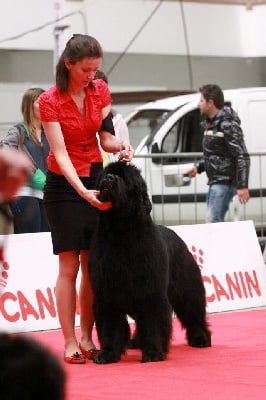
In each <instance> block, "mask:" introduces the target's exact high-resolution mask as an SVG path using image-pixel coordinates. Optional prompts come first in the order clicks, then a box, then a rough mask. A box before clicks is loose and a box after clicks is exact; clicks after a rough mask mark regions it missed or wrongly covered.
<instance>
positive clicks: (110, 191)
mask: <svg viewBox="0 0 266 400" xmlns="http://www.w3.org/2000/svg"><path fill="white" fill-rule="evenodd" d="M96 187H97V190H99V191H100V195H99V200H101V201H110V202H111V203H112V208H111V209H110V211H111V212H115V211H116V210H119V215H121V216H132V217H133V216H145V215H148V214H150V211H151V208H152V206H151V202H150V200H149V196H148V192H147V185H146V182H145V181H144V179H143V177H142V176H141V173H140V170H139V169H138V168H137V167H136V166H135V165H133V164H127V163H125V162H123V161H117V162H114V163H111V164H108V165H107V166H106V167H105V168H104V170H103V171H102V172H101V173H100V175H99V177H98V179H97V184H96Z"/></svg>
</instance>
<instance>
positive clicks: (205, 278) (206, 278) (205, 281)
mask: <svg viewBox="0 0 266 400" xmlns="http://www.w3.org/2000/svg"><path fill="white" fill-rule="evenodd" d="M202 280H203V283H204V284H205V283H209V284H211V283H212V281H211V279H210V278H209V277H208V276H202ZM205 289H206V285H205ZM214 300H215V295H214V294H211V295H210V296H208V295H207V294H206V301H207V302H209V303H212V302H214Z"/></svg>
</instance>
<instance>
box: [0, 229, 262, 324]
mask: <svg viewBox="0 0 266 400" xmlns="http://www.w3.org/2000/svg"><path fill="white" fill-rule="evenodd" d="M171 228H172V229H173V230H174V231H176V232H177V233H178V234H179V235H180V236H181V237H182V238H183V239H184V240H185V242H186V243H187V245H188V248H189V249H190V251H191V252H192V254H193V255H194V257H195V258H196V259H197V262H198V264H199V266H200V269H201V272H202V277H203V281H204V284H205V287H206V295H207V307H208V308H207V310H208V312H221V311H229V310H239V309H247V308H253V307H262V306H266V268H265V264H264V261H263V257H262V254H261V250H260V246H259V244H258V240H257V237H256V233H255V229H254V226H253V223H252V222H251V221H245V222H225V223H216V224H203V225H190V226H189V225H186V226H185V225H183V226H175V227H171ZM6 239H7V240H6V243H5V263H4V265H3V270H2V271H1V276H0V290H1V292H3V293H2V295H1V298H0V329H1V330H5V331H9V332H25V331H39V330H49V329H56V328H59V322H58V318H57V313H56V305H55V296H54V285H55V281H56V276H57V271H58V259H57V256H54V255H53V254H52V246H51V239H50V233H38V234H23V235H9V236H8V237H6ZM0 240H1V241H2V240H3V237H0ZM191 295H192V296H193V293H191ZM76 324H77V325H78V324H79V315H78V311H77V318H76Z"/></svg>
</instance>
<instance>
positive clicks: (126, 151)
mask: <svg viewBox="0 0 266 400" xmlns="http://www.w3.org/2000/svg"><path fill="white" fill-rule="evenodd" d="M110 111H111V105H110V104H109V105H108V106H107V107H105V108H103V110H102V118H103V119H104V118H106V117H107V115H108V114H109V113H110ZM99 138H100V144H101V147H102V149H103V150H104V151H106V152H108V153H120V157H119V158H120V160H123V161H131V160H132V158H133V156H134V149H133V147H132V146H131V145H130V144H129V142H127V141H125V140H124V141H122V140H119V138H117V137H116V136H114V135H112V134H111V133H110V132H107V131H100V132H99Z"/></svg>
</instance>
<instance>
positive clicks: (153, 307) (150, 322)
mask: <svg viewBox="0 0 266 400" xmlns="http://www.w3.org/2000/svg"><path fill="white" fill-rule="evenodd" d="M135 317H136V324H137V338H138V342H139V343H138V344H139V346H140V348H141V349H142V360H141V361H142V362H152V361H163V360H165V358H166V354H167V352H168V348H169V342H170V338H171V332H172V319H171V313H170V307H169V303H168V300H167V299H162V298H161V295H160V296H152V297H151V298H150V299H149V300H148V299H145V300H144V301H143V303H142V306H141V310H139V311H138V312H137V313H136V316H135Z"/></svg>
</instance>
